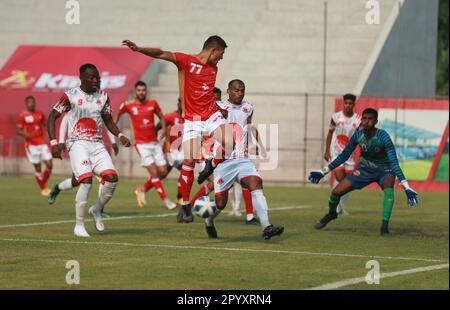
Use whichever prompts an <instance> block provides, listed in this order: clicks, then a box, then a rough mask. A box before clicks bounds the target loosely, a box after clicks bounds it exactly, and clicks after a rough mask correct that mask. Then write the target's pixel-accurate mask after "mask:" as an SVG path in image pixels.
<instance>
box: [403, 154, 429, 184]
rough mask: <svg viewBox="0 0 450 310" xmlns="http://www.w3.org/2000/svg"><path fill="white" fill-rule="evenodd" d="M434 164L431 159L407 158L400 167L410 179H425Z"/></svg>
mask: <svg viewBox="0 0 450 310" xmlns="http://www.w3.org/2000/svg"><path fill="white" fill-rule="evenodd" d="M432 164H433V162H432V160H431V159H423V160H406V161H402V162H400V167H401V168H402V170H403V173H404V174H405V175H406V177H407V178H408V180H414V181H424V180H426V179H427V177H428V173H429V172H430V169H431V166H432Z"/></svg>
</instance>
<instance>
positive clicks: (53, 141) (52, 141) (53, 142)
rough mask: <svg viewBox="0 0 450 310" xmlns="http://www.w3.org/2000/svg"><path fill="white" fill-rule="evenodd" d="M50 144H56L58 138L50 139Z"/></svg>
mask: <svg viewBox="0 0 450 310" xmlns="http://www.w3.org/2000/svg"><path fill="white" fill-rule="evenodd" d="M50 145H51V146H55V145H58V140H56V139H53V140H50Z"/></svg>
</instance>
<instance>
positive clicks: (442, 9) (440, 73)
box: [436, 0, 449, 96]
mask: <svg viewBox="0 0 450 310" xmlns="http://www.w3.org/2000/svg"><path fill="white" fill-rule="evenodd" d="M448 2H449V0H440V1H439V30H438V31H439V32H438V55H437V56H438V59H437V70H436V74H437V77H436V95H438V96H448V87H449V86H448V9H449V6H448Z"/></svg>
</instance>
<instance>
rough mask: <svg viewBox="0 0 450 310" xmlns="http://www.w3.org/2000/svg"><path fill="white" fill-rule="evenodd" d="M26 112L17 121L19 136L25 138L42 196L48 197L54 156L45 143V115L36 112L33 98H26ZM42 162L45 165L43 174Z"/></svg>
mask: <svg viewBox="0 0 450 310" xmlns="http://www.w3.org/2000/svg"><path fill="white" fill-rule="evenodd" d="M25 104H26V107H27V110H26V111H23V112H22V113H21V114H20V115H19V118H18V120H17V134H18V135H19V136H22V137H24V138H25V151H26V153H27V157H28V160H29V161H30V162H31V163H32V164H33V166H34V170H35V177H36V182H37V183H38V185H39V188H40V189H41V195H43V196H48V195H49V194H50V189H49V188H47V187H46V184H47V181H48V179H49V178H50V175H51V174H52V167H53V165H52V154H51V152H50V148H49V147H48V145H47V144H46V143H45V139H44V127H45V122H46V119H45V115H44V113H42V112H41V111H36V100H35V99H34V97H33V96H28V97H26V98H25ZM41 162H43V163H44V164H45V167H46V168H45V170H44V173H43V174H42V169H41Z"/></svg>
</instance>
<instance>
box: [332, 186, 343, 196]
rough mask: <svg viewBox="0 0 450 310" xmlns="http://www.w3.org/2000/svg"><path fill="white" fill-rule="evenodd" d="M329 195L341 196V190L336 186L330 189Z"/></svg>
mask: <svg viewBox="0 0 450 310" xmlns="http://www.w3.org/2000/svg"><path fill="white" fill-rule="evenodd" d="M331 195H333V196H336V197H341V196H342V193H341V191H340V190H339V189H338V188H337V187H335V188H334V189H333V190H332V191H331Z"/></svg>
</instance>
